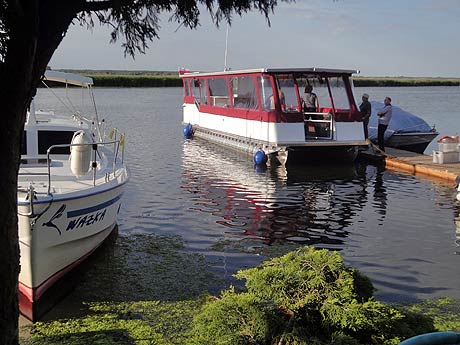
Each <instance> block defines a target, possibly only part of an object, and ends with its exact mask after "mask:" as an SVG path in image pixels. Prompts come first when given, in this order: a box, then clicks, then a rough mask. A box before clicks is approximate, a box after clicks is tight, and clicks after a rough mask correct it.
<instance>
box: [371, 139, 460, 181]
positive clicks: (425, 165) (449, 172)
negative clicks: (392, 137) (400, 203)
mask: <svg viewBox="0 0 460 345" xmlns="http://www.w3.org/2000/svg"><path fill="white" fill-rule="evenodd" d="M385 150H386V152H385V156H383V157H382V154H381V153H380V152H379V150H378V149H376V148H374V147H370V148H369V150H367V151H365V152H364V153H363V157H365V158H368V159H371V160H375V159H378V158H379V157H382V160H383V159H384V161H385V167H386V168H388V169H391V170H397V171H405V172H408V173H411V174H414V175H424V176H428V177H433V178H436V179H443V180H446V181H449V182H454V183H455V182H457V180H458V179H459V178H460V162H458V163H448V164H438V163H433V157H432V156H431V155H424V154H419V153H415V152H409V151H404V150H398V149H394V148H391V147H387V148H385ZM372 156H374V157H373V158H372Z"/></svg>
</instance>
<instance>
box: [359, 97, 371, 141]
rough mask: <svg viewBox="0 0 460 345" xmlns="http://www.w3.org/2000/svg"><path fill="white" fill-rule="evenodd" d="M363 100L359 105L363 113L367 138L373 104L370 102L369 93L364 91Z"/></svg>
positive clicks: (365, 136) (366, 136)
mask: <svg viewBox="0 0 460 345" xmlns="http://www.w3.org/2000/svg"><path fill="white" fill-rule="evenodd" d="M362 100H363V102H362V103H361V105H360V106H359V111H360V112H361V114H362V115H363V126H364V138H366V139H367V138H368V137H369V134H368V131H367V126H368V125H369V118H370V117H371V113H372V106H371V103H370V102H369V95H368V94H367V93H363V96H362Z"/></svg>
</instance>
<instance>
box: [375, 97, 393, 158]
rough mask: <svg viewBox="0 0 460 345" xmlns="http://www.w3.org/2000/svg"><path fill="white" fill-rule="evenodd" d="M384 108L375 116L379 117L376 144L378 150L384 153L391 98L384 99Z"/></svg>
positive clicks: (390, 111) (391, 109)
mask: <svg viewBox="0 0 460 345" xmlns="http://www.w3.org/2000/svg"><path fill="white" fill-rule="evenodd" d="M383 103H384V104H385V106H384V107H383V109H382V110H380V111H379V112H378V113H377V116H378V117H379V127H378V137H377V138H378V144H379V148H380V150H382V151H383V152H385V131H386V130H387V128H388V124H389V123H390V120H391V115H392V114H393V108H392V107H391V98H390V97H385V100H384V101H383Z"/></svg>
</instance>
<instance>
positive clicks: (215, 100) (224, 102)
mask: <svg viewBox="0 0 460 345" xmlns="http://www.w3.org/2000/svg"><path fill="white" fill-rule="evenodd" d="M208 85H209V95H210V97H211V105H213V106H215V107H222V108H228V107H230V97H229V94H228V87H227V79H226V78H209V79H208Z"/></svg>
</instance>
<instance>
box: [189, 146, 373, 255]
mask: <svg viewBox="0 0 460 345" xmlns="http://www.w3.org/2000/svg"><path fill="white" fill-rule="evenodd" d="M196 157H200V159H198V160H197V159H196ZM183 176H184V182H183V188H184V189H185V190H187V191H188V192H189V193H191V194H193V199H194V203H195V207H194V209H195V210H197V211H199V212H204V213H211V214H212V215H213V216H217V217H218V220H217V221H216V222H217V223H218V224H220V225H223V226H225V227H226V228H227V229H228V231H229V232H230V233H234V234H237V235H239V236H244V238H245V239H247V240H252V241H254V243H256V244H255V245H257V243H258V245H259V246H260V245H262V244H263V245H271V244H274V243H277V242H280V241H281V242H294V243H297V244H305V245H313V244H316V245H318V246H322V247H326V248H331V249H332V248H338V247H341V245H342V244H343V242H344V240H345V238H346V237H347V236H348V231H347V230H345V229H346V228H347V227H348V226H349V225H350V224H351V223H353V218H354V217H355V216H356V214H357V213H358V212H359V210H360V209H361V208H362V205H363V204H364V203H365V198H366V192H365V190H364V188H365V187H364V185H363V183H361V181H360V176H359V172H358V171H357V169H356V167H355V166H354V165H348V166H346V167H342V168H341V169H331V167H330V166H326V167H323V168H321V167H319V166H317V167H316V168H315V171H313V170H311V169H310V170H306V169H305V167H303V168H300V167H299V168H296V167H295V166H294V167H292V166H289V167H285V166H278V167H276V168H272V169H268V170H267V171H265V172H263V173H256V172H255V171H254V169H253V166H252V165H251V163H249V162H248V161H247V158H246V157H245V156H240V157H239V156H238V154H237V153H236V152H235V153H232V154H230V156H229V152H228V151H226V150H225V149H224V148H222V147H219V146H214V145H212V144H209V143H207V144H206V145H203V144H202V143H199V142H197V141H188V142H185V143H184V162H183ZM337 181H340V183H337ZM347 181H350V183H346V182H347ZM348 195H349V197H348Z"/></svg>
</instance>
